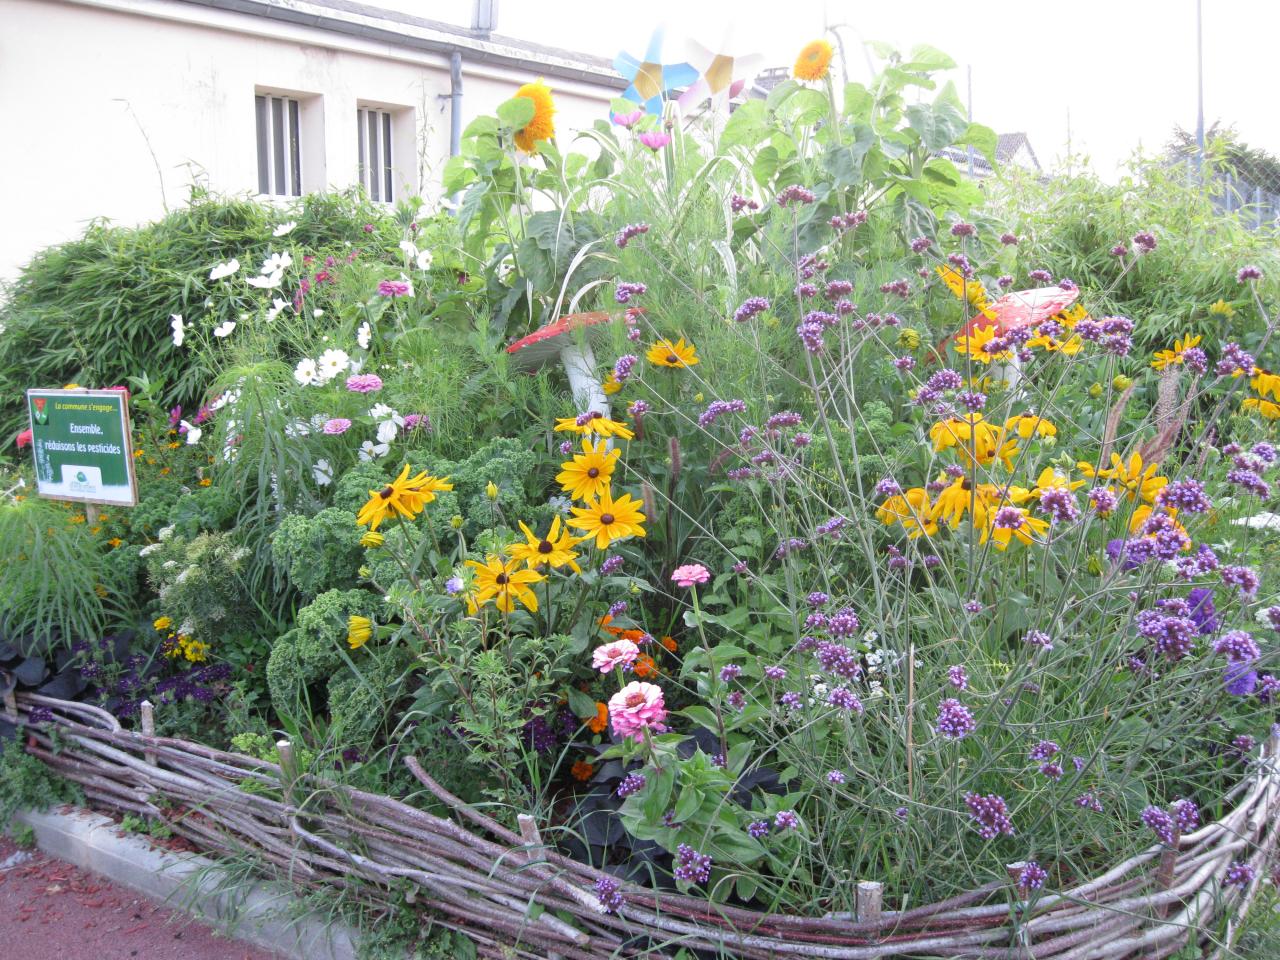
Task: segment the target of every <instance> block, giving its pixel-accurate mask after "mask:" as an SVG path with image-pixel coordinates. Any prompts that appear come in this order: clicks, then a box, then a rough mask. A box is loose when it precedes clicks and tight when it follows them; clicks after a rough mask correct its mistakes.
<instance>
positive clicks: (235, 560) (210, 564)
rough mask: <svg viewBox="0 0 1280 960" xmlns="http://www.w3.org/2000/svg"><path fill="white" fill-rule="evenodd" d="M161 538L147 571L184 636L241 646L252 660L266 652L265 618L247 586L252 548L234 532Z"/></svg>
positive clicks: (164, 532) (165, 533)
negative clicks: (262, 640) (261, 637)
mask: <svg viewBox="0 0 1280 960" xmlns="http://www.w3.org/2000/svg"><path fill="white" fill-rule="evenodd" d="M159 536H160V540H159V541H158V542H157V543H156V544H155V545H153V546H152V547H149V548H146V549H147V550H148V551H149V553H148V554H147V557H146V561H147V572H148V575H149V577H150V579H151V584H152V586H153V588H154V589H155V591H156V593H157V595H158V596H159V600H160V608H161V610H162V611H163V612H164V614H165V615H166V616H168V617H170V618H171V619H172V620H173V622H174V625H175V627H176V628H177V630H178V632H179V633H183V634H187V635H189V636H192V637H194V638H196V639H197V640H201V641H203V642H205V643H208V644H211V645H216V644H219V643H230V642H235V643H237V644H238V645H239V646H241V647H242V649H241V650H240V653H241V655H244V656H248V657H252V656H253V655H254V653H255V652H256V653H258V654H261V653H262V652H265V651H263V650H262V648H261V646H260V645H259V644H258V642H257V640H256V638H255V636H254V634H255V633H256V631H257V628H258V627H259V626H260V619H259V617H258V616H257V611H256V610H255V608H254V606H253V603H252V602H251V600H250V598H249V595H248V593H247V592H246V591H245V587H244V580H243V573H244V569H245V563H246V560H247V559H248V557H249V551H248V549H247V548H246V547H244V546H242V545H240V544H239V543H238V542H237V541H236V538H235V535H234V534H233V533H200V534H197V535H196V536H195V537H193V538H191V539H187V538H186V537H184V536H182V535H181V534H179V533H177V532H175V531H174V530H173V528H171V527H166V528H163V529H161V531H160V532H159ZM223 654H224V655H225V654H226V651H223ZM237 659H239V658H237Z"/></svg>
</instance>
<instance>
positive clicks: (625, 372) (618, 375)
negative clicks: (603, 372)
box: [613, 353, 640, 383]
mask: <svg viewBox="0 0 1280 960" xmlns="http://www.w3.org/2000/svg"><path fill="white" fill-rule="evenodd" d="M639 362H640V358H639V357H637V356H636V355H635V354H634V353H625V354H623V355H622V356H620V357H619V358H618V359H617V360H616V361H614V364H613V379H615V380H617V381H618V382H619V383H626V382H627V380H628V379H630V377H631V372H632V371H633V370H634V369H635V366H636V364H637V363H639Z"/></svg>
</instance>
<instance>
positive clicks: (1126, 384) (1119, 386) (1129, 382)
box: [1111, 373, 1133, 393]
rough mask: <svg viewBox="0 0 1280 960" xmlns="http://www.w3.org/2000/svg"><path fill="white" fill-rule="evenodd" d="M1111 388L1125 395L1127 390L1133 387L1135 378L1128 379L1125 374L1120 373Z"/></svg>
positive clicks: (1112, 382)
mask: <svg viewBox="0 0 1280 960" xmlns="http://www.w3.org/2000/svg"><path fill="white" fill-rule="evenodd" d="M1111 386H1112V387H1113V388H1114V389H1116V390H1119V391H1121V392H1122V393H1123V392H1124V391H1125V390H1128V389H1129V388H1130V387H1132V386H1133V378H1132V377H1126V376H1125V375H1124V374H1123V373H1118V374H1116V376H1115V378H1114V379H1113V380H1112V381H1111Z"/></svg>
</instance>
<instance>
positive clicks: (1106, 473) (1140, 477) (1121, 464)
mask: <svg viewBox="0 0 1280 960" xmlns="http://www.w3.org/2000/svg"><path fill="white" fill-rule="evenodd" d="M1076 466H1077V467H1079V468H1080V472H1081V473H1083V474H1084V475H1085V476H1086V477H1095V476H1096V477H1101V478H1102V479H1104V480H1112V481H1114V482H1115V483H1116V484H1118V485H1119V486H1121V487H1123V488H1124V491H1125V494H1126V495H1127V496H1128V497H1129V499H1130V500H1137V499H1138V498H1139V497H1141V498H1142V499H1143V500H1146V501H1147V502H1148V503H1155V498H1156V494H1157V493H1159V492H1160V491H1161V490H1162V489H1164V487H1165V486H1166V485H1167V484H1168V483H1169V480H1168V478H1166V477H1161V476H1158V475H1157V474H1156V470H1157V467H1156V465H1155V464H1154V463H1148V464H1145V465H1144V464H1143V462H1142V454H1140V453H1137V452H1136V451H1135V452H1134V453H1133V454H1132V455H1131V456H1130V457H1129V459H1128V461H1125V460H1124V459H1122V458H1121V456H1120V455H1119V454H1118V453H1113V454H1111V466H1110V467H1107V468H1105V469H1098V468H1097V467H1095V466H1094V465H1093V464H1092V463H1087V462H1085V461H1081V462H1080V463H1078V464H1076Z"/></svg>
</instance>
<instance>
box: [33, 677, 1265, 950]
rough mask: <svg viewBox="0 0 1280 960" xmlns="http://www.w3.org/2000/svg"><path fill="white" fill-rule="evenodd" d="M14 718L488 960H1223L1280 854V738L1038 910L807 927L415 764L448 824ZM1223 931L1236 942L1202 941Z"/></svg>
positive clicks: (1013, 872) (281, 861)
mask: <svg viewBox="0 0 1280 960" xmlns="http://www.w3.org/2000/svg"><path fill="white" fill-rule="evenodd" d="M17 713H18V715H19V717H18V718H19V719H20V720H21V721H22V722H24V723H25V725H26V727H27V730H28V732H29V736H30V740H29V743H28V748H27V749H28V751H29V752H30V753H32V754H33V755H35V756H37V757H39V758H40V759H42V760H43V761H44V762H46V763H47V764H49V765H50V766H51V767H53V768H54V769H55V770H57V771H58V772H59V773H60V774H61V775H62V776H64V777H66V778H68V779H70V780H72V781H74V782H76V783H78V784H79V785H80V786H81V788H82V789H83V790H84V793H85V796H86V797H88V798H89V799H90V800H92V801H93V802H94V803H95V804H99V805H102V806H104V807H106V808H108V809H110V810H114V811H121V812H128V813H136V814H143V815H148V816H152V817H157V818H160V819H162V820H163V821H164V822H165V823H166V824H167V825H168V826H169V827H170V828H171V829H172V830H173V831H174V833H176V834H178V835H180V836H184V837H187V838H188V839H190V840H191V841H192V842H194V843H196V844H198V845H199V846H200V847H202V848H204V849H208V850H213V851H217V852H220V853H224V854H228V855H233V856H241V855H245V854H248V855H251V856H253V857H255V858H257V859H258V860H259V861H260V862H262V863H263V864H264V865H267V866H270V867H273V868H276V869H277V870H279V871H280V873H282V874H287V876H288V877H289V878H290V879H291V881H292V882H293V883H294V884H295V885H297V886H298V887H299V888H301V889H303V890H317V889H324V888H336V889H342V890H346V891H349V892H353V893H355V894H356V895H357V897H358V898H359V899H360V900H363V901H366V902H368V903H371V904H374V905H391V904H393V903H395V902H396V901H397V892H398V891H400V892H402V888H403V887H404V885H405V884H407V885H408V886H409V889H410V890H411V891H412V892H411V893H410V894H409V895H408V897H407V899H408V901H409V902H412V903H417V904H420V905H421V906H422V907H423V908H426V909H429V910H430V911H431V912H432V914H433V918H434V919H436V920H437V921H438V922H439V923H442V924H444V925H445V926H448V927H451V928H454V929H457V930H461V931H464V932H465V933H466V934H467V935H468V936H469V937H471V938H472V939H473V940H474V941H475V943H476V944H477V947H478V951H479V953H480V955H481V956H486V957H511V956H518V957H525V958H530V960H536V958H546V957H555V956H559V957H565V958H576V960H589V958H595V957H612V956H619V955H623V956H625V955H628V954H629V952H630V951H632V950H634V951H635V952H637V953H638V952H640V951H641V950H647V951H648V952H647V953H646V954H645V955H647V956H670V955H672V954H673V953H674V952H675V951H676V950H677V949H679V948H680V947H685V948H696V949H701V950H712V951H715V950H722V951H731V954H730V955H732V956H735V957H743V958H752V960H755V958H760V960H765V958H775V957H780V956H794V957H825V958H831V960H871V958H878V957H890V956H931V957H984V958H1009V960H1014V958H1023V957H1034V958H1037V960H1038V958H1049V957H1052V958H1056V960H1068V958H1073V960H1083V958H1108V960H1127V958H1139V957H1141V958H1144V960H1158V958H1161V957H1168V956H1171V955H1172V954H1174V953H1176V952H1177V951H1178V950H1180V949H1182V948H1183V947H1184V946H1185V945H1187V944H1188V943H1193V942H1194V943H1197V944H1200V943H1204V944H1206V945H1210V944H1212V943H1216V944H1218V953H1215V954H1214V956H1221V955H1222V953H1223V952H1224V951H1225V950H1227V949H1228V948H1229V945H1230V940H1231V932H1232V928H1233V926H1234V921H1235V920H1236V919H1237V918H1239V917H1242V916H1243V914H1244V912H1245V911H1246V910H1247V908H1248V906H1249V904H1250V903H1251V902H1252V900H1253V897H1254V895H1255V893H1256V891H1257V889H1258V886H1259V884H1260V882H1261V877H1262V875H1263V874H1264V873H1265V866H1266V864H1267V863H1268V858H1269V856H1270V854H1271V852H1272V851H1273V850H1274V848H1275V845H1276V841H1277V836H1278V835H1280V818H1278V817H1277V813H1280V775H1278V772H1280V771H1278V770H1277V764H1276V755H1277V748H1278V747H1280V737H1272V739H1271V740H1270V741H1269V742H1268V743H1267V744H1266V745H1265V746H1264V747H1263V748H1262V749H1261V750H1260V752H1259V756H1258V759H1257V762H1256V763H1254V764H1253V765H1252V767H1251V772H1250V773H1249V774H1248V775H1247V776H1246V777H1245V778H1243V779H1242V780H1241V781H1240V782H1239V784H1237V786H1236V787H1235V788H1233V789H1232V790H1231V791H1230V793H1229V794H1228V795H1227V797H1226V798H1224V800H1225V801H1233V802H1234V807H1231V808H1230V809H1229V812H1227V813H1226V814H1225V815H1224V816H1223V817H1222V818H1221V819H1219V820H1217V821H1215V822H1213V823H1209V824H1207V825H1205V826H1203V827H1201V828H1199V829H1197V830H1195V831H1193V832H1189V833H1187V834H1185V835H1182V836H1180V837H1178V836H1175V838H1174V840H1175V843H1174V844H1172V845H1163V844H1157V845H1155V846H1152V847H1150V848H1148V849H1147V850H1144V851H1142V852H1141V853H1139V854H1138V855H1136V856H1133V857H1130V858H1129V859H1127V860H1125V861H1123V862H1122V863H1118V864H1116V865H1115V866H1114V867H1112V868H1111V869H1109V870H1107V871H1106V872H1105V873H1102V874H1100V875H1099V876H1097V877H1094V878H1092V879H1090V880H1088V881H1086V882H1083V883H1078V884H1076V885H1074V886H1072V887H1071V888H1069V889H1065V890H1063V891H1062V892H1061V893H1057V894H1047V895H1043V896H1038V895H1036V890H1035V889H1032V888H1029V886H1028V885H1025V884H1024V881H1025V880H1026V875H1025V870H1024V865H1022V864H1011V865H1010V867H1009V870H1010V878H1011V879H1010V882H1009V883H1008V884H1003V885H1002V884H996V883H993V884H986V885H983V886H981V887H978V888H977V889H975V890H972V891H970V892H969V893H966V894H963V895H961V896H956V897H952V898H950V899H948V900H945V901H942V902H939V903H934V904H929V905H924V906H919V907H914V908H912V909H909V910H905V911H892V910H883V909H882V907H881V900H880V885H879V884H878V883H876V882H874V881H871V880H868V881H864V882H862V883H859V884H858V896H857V902H858V910H857V912H856V916H852V917H851V916H849V915H847V914H846V915H829V916H826V917H823V918H807V917H797V916H789V915H785V914H770V913H761V912H756V911H753V910H743V909H738V908H734V907H729V906H723V905H719V906H717V905H714V904H710V903H708V902H707V901H706V900H703V899H700V898H694V897H685V896H679V895H676V894H672V893H661V892H655V891H653V890H651V889H647V888H644V887H641V886H638V885H635V884H629V883H620V882H619V881H617V880H616V879H615V878H614V877H613V876H611V875H610V874H607V873H604V872H602V871H599V870H595V869H593V868H591V867H589V866H587V865H585V864H582V863H579V862H577V861H575V860H572V859H570V858H568V857H565V856H562V855H560V854H559V853H557V852H555V851H554V850H552V849H550V848H548V847H547V846H544V845H543V844H542V842H541V840H540V837H539V834H538V829H537V825H536V824H535V823H534V822H533V821H532V819H531V818H527V817H522V818H521V820H520V824H521V829H522V834H516V833H514V832H512V831H511V830H509V829H507V828H505V827H503V826H502V825H501V824H499V823H497V822H496V821H494V820H492V819H490V818H489V817H487V816H485V815H484V814H483V813H481V812H480V811H478V810H476V809H475V808H473V807H471V806H468V805H466V804H464V803H463V802H462V801H460V800H458V799H457V798H456V797H455V796H453V795H452V794H450V793H449V792H448V791H447V790H445V789H444V788H443V787H441V786H440V785H439V784H437V783H436V781H435V780H434V779H433V778H432V777H431V776H430V774H428V773H427V772H426V771H425V770H424V769H423V768H422V767H421V766H420V764H419V763H418V761H417V760H416V759H415V758H413V757H406V758H405V760H404V762H405V764H406V765H407V766H408V767H409V769H410V770H411V771H412V772H413V774H414V776H416V777H417V779H418V780H420V781H421V782H422V784H423V785H424V786H425V787H426V788H427V789H428V790H429V791H430V792H431V793H432V794H433V795H434V796H435V798H436V799H437V800H438V801H440V802H441V803H443V804H445V805H446V806H448V807H449V808H450V809H451V810H452V811H453V818H452V819H445V818H441V817H437V816H433V815H432V814H429V813H426V812H424V811H423V810H420V809H417V808H414V807H410V806H407V805H406V804H403V803H400V802H398V801H396V800H394V799H392V798H390V797H385V796H379V795H375V794H371V793H366V792H363V791H359V790H354V789H351V788H349V787H344V786H340V785H337V784H335V783H333V782H330V781H327V780H324V779H322V778H319V777H312V776H299V775H297V774H296V773H295V772H294V771H293V770H291V767H292V766H293V765H292V762H291V759H290V757H291V752H290V748H289V747H288V745H282V749H281V761H282V762H281V763H280V764H274V763H269V762H266V761H263V760H257V759H254V758H251V757H247V756H243V755H240V754H235V753H227V752H224V751H221V750H214V749H211V748H209V747H205V746H202V745H200V744H196V743H190V742H187V741H183V740H177V739H173V738H167V737H151V736H145V735H142V734H139V733H135V732H132V731H129V730H125V729H122V728H121V727H120V724H119V723H118V722H117V721H116V720H115V718H114V717H112V716H111V715H110V714H108V713H106V712H105V711H103V710H100V709H98V708H96V707H92V706H88V705H85V704H79V703H73V702H69V701H60V700H55V699H51V698H48V697H41V696H38V695H33V694H21V695H19V697H18V698H17ZM160 798H163V801H164V802H163V803H159V802H158V800H159V799H160ZM1241 864H1243V865H1244V867H1243V868H1242V867H1241ZM1246 878H1247V879H1246ZM1223 918H1226V923H1227V935H1226V938H1225V941H1224V940H1222V939H1217V938H1212V937H1210V936H1209V935H1208V934H1207V932H1206V931H1207V930H1208V929H1209V928H1210V926H1211V925H1212V924H1213V923H1214V922H1215V921H1219V920H1222V919H1223ZM1206 948H1207V946H1206Z"/></svg>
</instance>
